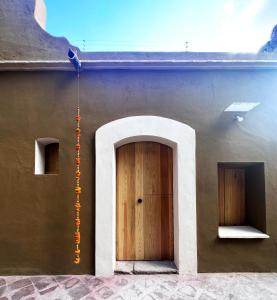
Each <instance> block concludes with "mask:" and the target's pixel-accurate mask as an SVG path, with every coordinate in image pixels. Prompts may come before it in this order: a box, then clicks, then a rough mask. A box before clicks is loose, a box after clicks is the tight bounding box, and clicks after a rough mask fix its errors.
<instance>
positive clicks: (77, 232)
mask: <svg viewBox="0 0 277 300" xmlns="http://www.w3.org/2000/svg"><path fill="white" fill-rule="evenodd" d="M77 80H78V107H77V115H76V117H75V120H76V123H77V128H76V130H75V132H76V140H77V142H76V145H75V149H76V158H75V164H76V172H75V179H76V186H75V194H76V202H75V205H74V207H75V220H74V224H75V232H74V243H75V251H74V263H75V264H79V263H80V260H81V257H80V255H81V250H80V243H81V233H80V225H81V219H80V209H81V203H80V194H81V187H80V176H81V172H80V163H81V159H80V149H81V145H80V135H81V129H80V121H81V116H80V104H79V73H78V79H77Z"/></svg>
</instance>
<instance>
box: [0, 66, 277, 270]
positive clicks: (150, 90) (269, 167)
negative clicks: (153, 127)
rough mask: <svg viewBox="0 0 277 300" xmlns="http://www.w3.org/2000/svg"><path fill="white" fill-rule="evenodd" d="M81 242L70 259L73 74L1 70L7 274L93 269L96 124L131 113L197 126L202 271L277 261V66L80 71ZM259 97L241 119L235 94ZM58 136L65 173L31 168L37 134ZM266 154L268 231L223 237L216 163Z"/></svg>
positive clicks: (273, 266) (2, 227)
mask: <svg viewBox="0 0 277 300" xmlns="http://www.w3.org/2000/svg"><path fill="white" fill-rule="evenodd" d="M80 87H81V114H82V120H81V127H82V136H81V145H82V148H81V158H82V163H81V171H82V178H81V185H82V191H83V192H82V198H81V201H82V210H81V234H82V237H81V251H82V254H81V256H82V261H81V264H80V266H75V265H73V264H72V257H73V237H72V235H73V231H74V225H73V219H74V214H73V212H74V211H73V204H74V199H75V197H74V168H75V165H74V153H75V151H74V144H75V132H74V129H75V121H74V117H75V113H76V78H75V74H74V73H73V72H58V71H56V72H15V71H14V72H0V91H1V92H0V101H1V113H0V128H1V130H0V179H1V181H0V190H1V210H0V220H1V221H0V245H1V246H0V274H50V273H55V274H65V273H76V274H77V273H93V272H94V206H95V203H94V192H95V186H94V181H95V178H94V162H95V159H94V134H95V130H96V129H97V128H99V127H100V126H101V125H103V124H105V123H107V122H110V121H112V120H115V119H118V118H122V117H126V116H133V115H158V116H163V117H167V118H171V119H175V120H178V121H180V122H184V123H186V124H188V125H190V126H191V127H193V128H194V129H195V130H196V136H197V226H198V264H199V266H198V269H199V272H223V271H224V272H231V271H275V272H276V271H277V199H276V197H277V196H276V195H277V184H276V183H277V159H276V153H277V131H276V128H277V118H276V115H277V101H276V100H277V99H276V95H277V72H276V71H270V70H264V71H262V70H260V71H243V70H241V71H223V70H222V71H162V70H160V71H150V70H149V71H142V70H140V71H136V70H133V71H131V70H113V71H112V70H110V71H109V70H106V71H104V70H102V71H101V70H98V71H85V72H83V73H82V74H81V81H80ZM236 101H254V102H255V101H258V102H261V105H260V106H259V107H257V108H256V109H255V110H253V111H251V112H249V113H248V114H247V115H246V117H245V121H244V122H242V123H237V122H234V121H232V117H231V116H229V115H227V114H223V113H222V111H223V110H224V109H225V108H226V107H227V106H228V105H229V104H230V103H232V102H236ZM39 137H53V138H57V139H59V140H60V174H59V175H34V146H35V145H34V143H35V139H36V138H39ZM246 161H251V162H264V163H265V189H266V210H267V218H266V219H267V224H266V225H267V226H266V227H267V233H268V234H269V235H270V239H267V240H219V239H218V238H217V225H218V201H217V163H218V162H246Z"/></svg>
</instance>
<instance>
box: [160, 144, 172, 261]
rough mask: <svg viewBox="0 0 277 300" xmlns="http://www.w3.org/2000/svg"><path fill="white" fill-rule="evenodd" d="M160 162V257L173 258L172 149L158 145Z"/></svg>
mask: <svg viewBox="0 0 277 300" xmlns="http://www.w3.org/2000/svg"><path fill="white" fill-rule="evenodd" d="M160 153H161V155H160V164H161V175H160V176H161V221H160V222H161V230H162V231H161V251H162V252H161V259H173V258H174V253H173V250H174V249H173V244H174V232H173V198H172V194H173V180H172V179H173V176H172V175H173V155H172V149H171V148H169V147H167V146H165V145H162V144H161V145H160Z"/></svg>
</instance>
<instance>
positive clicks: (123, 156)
mask: <svg viewBox="0 0 277 300" xmlns="http://www.w3.org/2000/svg"><path fill="white" fill-rule="evenodd" d="M116 161H117V176H116V178H117V205H116V259H117V260H172V259H173V198H172V196H173V192H172V189H173V188H172V173H173V170H172V149H171V148H170V147H168V146H166V145H163V144H159V143H154V142H138V143H130V144H126V145H124V146H121V147H119V148H118V149H117V151H116Z"/></svg>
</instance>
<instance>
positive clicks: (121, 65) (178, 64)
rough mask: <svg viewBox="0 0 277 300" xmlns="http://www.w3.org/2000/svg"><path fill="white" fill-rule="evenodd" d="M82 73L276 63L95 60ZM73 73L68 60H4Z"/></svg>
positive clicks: (273, 62)
mask: <svg viewBox="0 0 277 300" xmlns="http://www.w3.org/2000/svg"><path fill="white" fill-rule="evenodd" d="M81 62H82V70H256V69H257V70H276V69H277V59H213V60H212V59H210V60H207V59H199V60H197V59H156V60H155V59H137V60H136V59H133V60H131V59H130V60H127V59H120V58H119V59H95V60H81ZM18 70H21V71H40V70H48V71H70V72H75V69H74V67H73V66H72V64H71V63H70V62H69V61H66V60H37V61H33V60H26V61H24V60H22V61H21V60H2V61H0V72H1V71H18Z"/></svg>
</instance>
